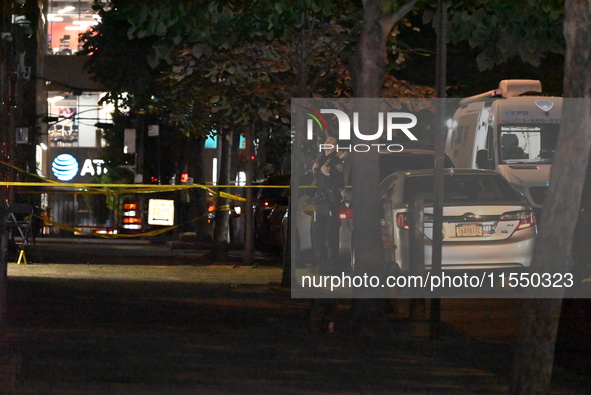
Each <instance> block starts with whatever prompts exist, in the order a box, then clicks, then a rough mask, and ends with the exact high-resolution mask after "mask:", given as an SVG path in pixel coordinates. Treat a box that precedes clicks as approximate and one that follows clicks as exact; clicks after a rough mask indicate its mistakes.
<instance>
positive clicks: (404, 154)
mask: <svg viewBox="0 0 591 395" xmlns="http://www.w3.org/2000/svg"><path fill="white" fill-rule="evenodd" d="M343 163H344V168H345V180H346V181H345V182H346V183H347V184H348V185H350V180H351V171H352V169H351V167H350V161H349V158H348V157H345V159H344V162H343ZM443 163H444V167H446V168H452V167H453V163H452V161H451V159H450V158H449V157H448V156H447V155H446V154H443ZM434 165H435V151H434V150H432V149H419V148H407V149H404V150H403V151H400V152H388V151H385V152H380V155H379V178H380V181H381V180H383V179H384V178H385V177H386V176H387V175H389V174H391V173H392V172H395V171H401V170H410V169H413V170H414V169H433V168H434ZM343 197H344V198H343V202H342V205H341V210H340V213H339V217H340V218H341V229H340V230H341V231H340V247H339V249H340V252H339V256H340V266H341V268H342V269H343V270H346V271H349V270H351V269H352V267H353V265H354V264H353V257H352V255H351V237H352V234H353V215H354V213H353V210H352V208H351V200H352V188H347V189H346V190H345V191H344V192H343ZM310 201H311V199H310V197H309V196H306V194H302V195H301V196H300V197H299V198H298V200H297V205H296V206H295V207H293V210H294V213H295V215H294V218H292V220H294V219H295V224H293V225H292V227H293V226H295V229H297V234H296V235H295V243H296V244H295V248H297V250H296V258H297V262H296V263H297V264H298V265H299V266H301V265H303V264H305V263H307V262H310V260H311V259H313V258H312V240H311V239H310V226H311V220H312V216H313V213H314V207H313V206H312V205H311V203H310ZM292 248H293V246H292Z"/></svg>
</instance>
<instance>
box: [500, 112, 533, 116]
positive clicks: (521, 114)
mask: <svg viewBox="0 0 591 395" xmlns="http://www.w3.org/2000/svg"><path fill="white" fill-rule="evenodd" d="M528 114H529V111H505V112H504V113H503V116H504V117H514V116H525V115H528Z"/></svg>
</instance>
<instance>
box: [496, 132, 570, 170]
mask: <svg viewBox="0 0 591 395" xmlns="http://www.w3.org/2000/svg"><path fill="white" fill-rule="evenodd" d="M559 128H560V124H558V123H549V124H546V123H541V124H507V125H501V126H500V129H499V141H500V144H499V150H500V158H501V164H511V163H552V157H553V156H554V151H555V150H556V141H557V137H558V130H559Z"/></svg>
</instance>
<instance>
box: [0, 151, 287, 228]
mask: <svg viewBox="0 0 591 395" xmlns="http://www.w3.org/2000/svg"><path fill="white" fill-rule="evenodd" d="M0 165H4V166H6V167H9V168H12V169H14V170H16V171H18V172H19V173H22V174H23V175H25V176H29V177H32V178H35V179H38V180H41V181H37V182H26V181H0V186H6V187H24V188H39V187H41V188H52V189H62V190H59V191H55V192H72V189H74V190H76V191H75V192H76V193H82V194H105V195H113V194H118V195H120V194H139V193H141V194H148V193H157V192H173V191H180V190H189V189H194V188H201V189H205V190H206V191H207V192H209V193H210V194H212V195H214V196H218V197H221V198H225V199H229V200H234V201H241V202H245V201H246V198H244V197H242V196H239V195H236V194H231V193H228V192H224V191H218V189H231V188H289V187H290V186H289V185H242V186H241V185H206V184H180V185H154V184H95V183H67V182H60V181H54V180H50V179H48V178H45V177H42V176H39V175H37V174H34V173H30V172H27V171H25V170H23V169H21V168H19V167H17V166H14V165H12V164H10V163H6V162H3V161H0ZM63 189H66V190H67V191H64V190H63ZM36 192H40V191H36ZM44 192H45V191H44ZM230 209H231V207H230V205H229V204H226V205H222V206H220V207H218V208H216V210H217V211H224V210H230ZM206 215H207V214H206ZM35 217H36V218H38V219H41V220H43V221H44V222H45V223H47V224H49V225H51V226H53V227H55V228H57V229H60V230H64V231H68V232H73V233H76V232H81V230H80V228H75V227H70V226H67V225H64V224H61V223H58V222H55V221H52V220H50V219H49V218H46V217H42V216H35ZM203 217H205V215H200V216H198V217H196V218H194V219H192V220H190V221H188V222H186V223H183V224H180V225H174V226H168V227H164V228H159V229H155V230H151V231H148V232H143V233H135V234H121V233H117V234H108V233H89V234H92V235H94V236H97V237H102V238H129V237H144V236H156V235H160V234H163V233H166V232H169V231H171V230H174V229H176V228H179V227H182V226H185V225H188V224H190V223H192V222H195V221H197V220H199V219H201V218H203Z"/></svg>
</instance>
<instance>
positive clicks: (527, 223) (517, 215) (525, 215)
mask: <svg viewBox="0 0 591 395" xmlns="http://www.w3.org/2000/svg"><path fill="white" fill-rule="evenodd" d="M499 221H519V224H517V228H516V229H517V230H520V229H527V228H531V227H532V226H535V225H536V215H535V214H534V212H533V211H532V210H523V211H510V212H508V213H504V214H503V215H501V218H499Z"/></svg>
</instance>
